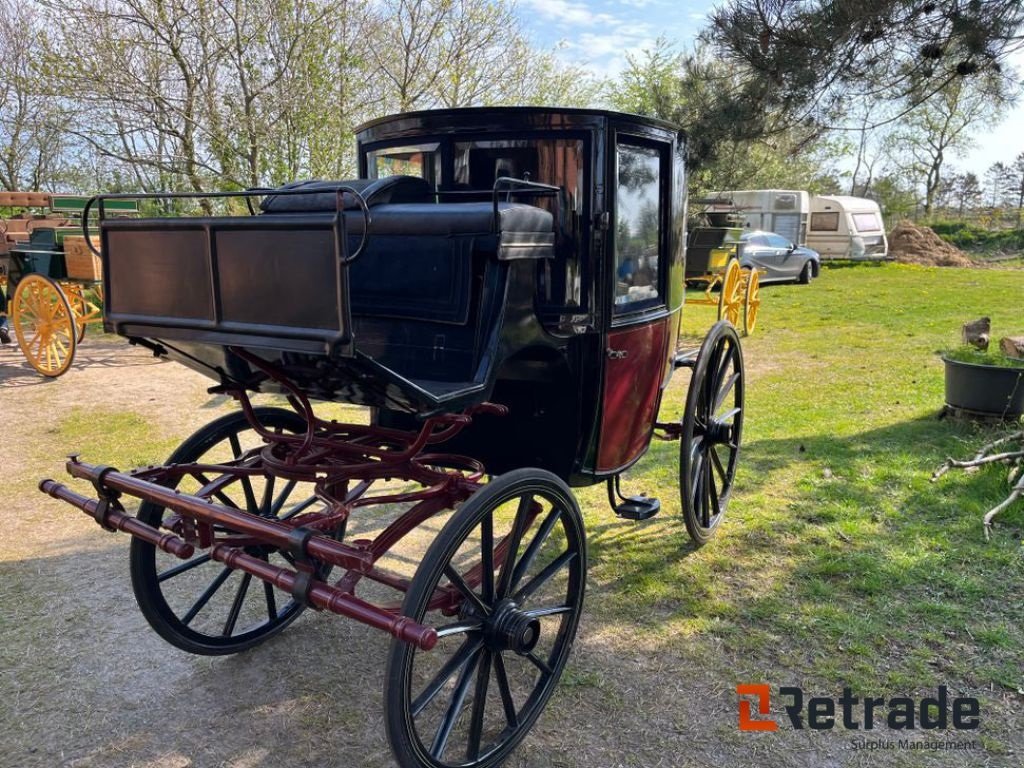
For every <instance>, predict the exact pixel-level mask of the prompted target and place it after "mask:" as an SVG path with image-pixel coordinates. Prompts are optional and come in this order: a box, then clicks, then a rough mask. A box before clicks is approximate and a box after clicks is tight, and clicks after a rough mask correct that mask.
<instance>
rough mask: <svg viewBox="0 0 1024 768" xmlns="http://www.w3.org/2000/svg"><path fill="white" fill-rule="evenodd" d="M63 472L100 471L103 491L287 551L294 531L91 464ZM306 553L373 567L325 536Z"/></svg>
mask: <svg viewBox="0 0 1024 768" xmlns="http://www.w3.org/2000/svg"><path fill="white" fill-rule="evenodd" d="M67 470H68V473H69V474H70V475H71V476H72V477H77V478H79V479H82V480H88V481H90V482H96V481H97V480H99V476H100V473H101V472H102V474H103V485H104V486H105V487H107V488H110V489H112V490H115V491H122V492H124V493H127V494H129V495H130V496H135V497H137V498H140V499H144V500H145V501H150V502H153V503H154V504H159V505H160V506H162V507H166V508H167V509H173V510H174V511H175V512H181V513H184V514H185V515H188V516H189V517H193V518H195V519H196V520H199V521H200V522H203V523H209V524H210V525H221V526H224V527H225V528H228V529H230V530H232V531H236V532H238V533H241V534H244V535H246V536H254V537H256V538H257V539H259V540H260V541H262V542H264V543H266V544H270V545H272V546H275V547H279V548H281V549H285V550H287V549H288V548H289V547H290V546H291V543H292V542H291V539H290V538H289V535H290V534H291V533H292V531H294V530H295V528H294V527H292V526H290V525H287V524H285V523H280V522H277V521H274V520H267V519H266V518H262V517H257V516H256V515H251V514H249V513H248V512H243V511H241V510H239V509H232V508H231V507H227V506H223V505H221V504H215V503H213V502H212V501H207V500H206V499H201V498H199V497H197V496H191V495H189V494H187V493H181V492H179V491H175V490H172V489H170V488H165V487H164V486H162V485H157V484H156V483H150V482H147V481H146V480H140V479H138V478H137V477H132V476H131V475H126V474H124V473H123V472H116V471H110V470H109V469H107V468H105V467H98V466H95V465H93V464H86V463H84V462H77V461H69V462H68V463H67ZM306 551H307V552H308V553H309V555H310V557H314V558H316V559H317V560H322V561H323V562H326V563H330V564H332V565H337V566H341V567H342V568H349V569H355V570H357V571H361V570H366V569H368V568H371V567H372V566H373V556H372V555H370V554H369V553H367V552H363V551H361V550H358V549H354V548H352V547H349V546H346V545H345V544H342V543H341V542H338V541H335V540H334V539H329V538H327V537H325V536H313V537H311V538H310V539H309V541H308V542H307V543H306Z"/></svg>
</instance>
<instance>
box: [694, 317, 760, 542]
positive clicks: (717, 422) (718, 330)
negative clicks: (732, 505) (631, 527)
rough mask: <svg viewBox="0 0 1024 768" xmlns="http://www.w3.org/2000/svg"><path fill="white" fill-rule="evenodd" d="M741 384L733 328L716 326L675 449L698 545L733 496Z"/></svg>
mask: <svg viewBox="0 0 1024 768" xmlns="http://www.w3.org/2000/svg"><path fill="white" fill-rule="evenodd" d="M744 383H745V382H744V378H743V352H742V350H741V349H740V339H739V336H738V335H737V333H736V329H735V328H733V327H732V326H731V325H729V324H728V323H726V322H718V323H715V325H714V326H712V328H711V330H710V331H709V332H708V335H707V336H706V337H705V338H704V343H703V344H701V348H700V354H698V356H697V362H696V364H695V365H694V369H693V377H692V378H691V379H690V389H689V391H688V392H687V394H686V412H685V414H684V415H683V434H682V440H681V441H680V445H679V487H680V492H681V495H682V507H683V519H684V521H685V522H686V530H687V532H689V534H690V537H691V538H692V539H693V541H694V542H695V543H696V544H697V546H701V545H702V544H705V543H706V542H707V541H708V540H709V539H710V538H711V537H712V536H713V535H714V533H715V529H716V528H718V524H719V523H720V522H721V521H722V517H723V516H724V515H725V508H726V505H727V504H728V502H729V495H730V494H731V493H732V486H733V480H734V479H735V477H736V460H737V458H738V457H739V452H740V439H741V437H742V433H743V389H744Z"/></svg>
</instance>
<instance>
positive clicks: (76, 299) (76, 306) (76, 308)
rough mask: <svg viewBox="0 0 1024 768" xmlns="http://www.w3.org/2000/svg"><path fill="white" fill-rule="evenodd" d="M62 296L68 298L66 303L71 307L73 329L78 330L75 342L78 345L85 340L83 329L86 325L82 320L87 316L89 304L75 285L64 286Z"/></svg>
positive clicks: (79, 287)
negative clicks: (73, 318) (73, 320)
mask: <svg viewBox="0 0 1024 768" xmlns="http://www.w3.org/2000/svg"><path fill="white" fill-rule="evenodd" d="M64 295H65V296H67V297H68V303H69V304H70V305H71V311H72V312H73V313H74V317H75V327H76V328H77V330H78V336H77V338H76V339H75V341H76V342H77V343H78V344H81V343H82V339H84V338H85V328H86V325H87V323H85V322H84V320H83V319H84V318H85V317H86V316H87V315H88V314H89V302H88V301H86V299H85V293H84V292H83V291H82V286H80V285H77V284H71V285H66V286H65V288H64Z"/></svg>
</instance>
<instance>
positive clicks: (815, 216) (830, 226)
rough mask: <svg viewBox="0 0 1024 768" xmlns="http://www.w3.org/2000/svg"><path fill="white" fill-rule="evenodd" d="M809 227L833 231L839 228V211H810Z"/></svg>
mask: <svg viewBox="0 0 1024 768" xmlns="http://www.w3.org/2000/svg"><path fill="white" fill-rule="evenodd" d="M811 229H813V230H815V231H818V232H835V231H836V230H838V229H839V212H838V211H833V212H825V213H812V214H811Z"/></svg>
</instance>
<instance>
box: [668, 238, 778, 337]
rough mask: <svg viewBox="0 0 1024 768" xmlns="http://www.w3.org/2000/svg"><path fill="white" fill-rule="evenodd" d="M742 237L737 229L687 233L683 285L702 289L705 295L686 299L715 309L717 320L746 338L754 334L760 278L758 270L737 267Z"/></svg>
mask: <svg viewBox="0 0 1024 768" xmlns="http://www.w3.org/2000/svg"><path fill="white" fill-rule="evenodd" d="M741 234H742V230H741V229H739V228H737V227H692V228H691V229H690V230H689V241H688V243H687V248H686V285H687V287H689V288H698V289H701V290H703V292H704V295H703V296H700V297H696V298H694V297H687V299H686V300H687V302H688V303H690V304H702V305H705V306H712V307H717V308H718V319H719V320H728V321H729V322H730V323H732V324H733V325H734V326H735V327H736V328H739V329H741V330H742V331H743V333H744V334H745V335H749V334H751V333H753V332H754V328H755V326H756V325H757V316H758V313H759V312H760V309H761V278H760V275H759V273H758V272H757V270H752V269H745V268H742V267H740V260H739V248H740V235H741ZM716 292H717V295H715V294H716Z"/></svg>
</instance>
